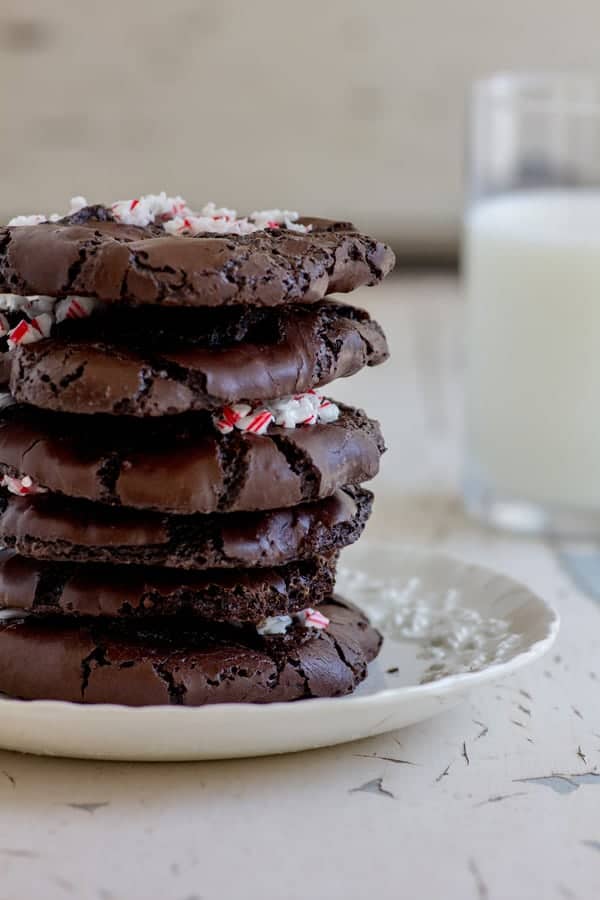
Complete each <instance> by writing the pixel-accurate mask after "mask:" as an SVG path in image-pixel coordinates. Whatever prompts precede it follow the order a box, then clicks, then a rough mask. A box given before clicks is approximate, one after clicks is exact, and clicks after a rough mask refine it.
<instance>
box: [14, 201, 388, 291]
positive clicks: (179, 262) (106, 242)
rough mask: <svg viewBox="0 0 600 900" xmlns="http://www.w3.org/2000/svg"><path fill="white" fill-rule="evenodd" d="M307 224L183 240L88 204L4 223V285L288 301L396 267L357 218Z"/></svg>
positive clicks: (350, 286) (375, 277)
mask: <svg viewBox="0 0 600 900" xmlns="http://www.w3.org/2000/svg"><path fill="white" fill-rule="evenodd" d="M300 222H301V223H302V224H305V225H311V226H312V230H311V231H309V232H308V233H306V234H297V233H294V232H290V231H287V230H286V229H285V228H275V229H271V230H269V231H257V232H255V233H254V234H248V235H243V236H239V235H231V234H227V235H218V236H217V235H214V234H210V235H209V234H200V235H196V236H173V235H170V234H167V233H166V232H165V231H164V230H163V229H162V228H160V227H157V226H155V225H150V226H148V227H145V228H142V227H138V226H134V225H120V224H118V223H117V222H115V221H114V220H113V219H112V214H111V213H110V211H109V210H108V209H106V208H105V207H101V206H96V207H86V208H84V209H82V210H80V211H79V212H77V213H75V214H74V215H72V216H67V217H65V218H64V219H62V220H60V221H59V222H57V223H50V222H46V223H43V224H40V225H23V226H12V227H11V226H4V227H2V228H0V291H4V292H9V293H14V294H23V295H24V294H45V295H48V296H51V297H61V296H65V295H67V294H75V295H79V296H84V297H94V298H96V299H99V300H103V301H106V302H107V303H134V304H140V303H151V304H161V305H163V306H228V305H233V304H247V305H251V306H278V305H280V304H286V303H298V302H302V303H313V302H315V301H317V300H320V299H322V298H323V297H324V296H325V295H326V294H331V293H333V292H335V291H338V292H342V293H345V292H348V291H352V290H354V289H355V288H357V287H360V286H361V285H372V284H376V283H377V282H378V281H380V280H381V279H382V278H384V277H385V275H387V274H388V272H390V271H391V269H392V267H393V265H394V254H393V253H392V251H391V250H390V248H389V247H387V246H386V245H385V244H382V243H381V242H379V241H376V240H374V239H373V238H370V237H368V236H367V235H363V234H360V233H358V232H357V231H356V230H355V229H354V226H353V225H351V224H350V223H347V222H346V223H344V222H334V221H331V220H326V219H316V218H303V219H300Z"/></svg>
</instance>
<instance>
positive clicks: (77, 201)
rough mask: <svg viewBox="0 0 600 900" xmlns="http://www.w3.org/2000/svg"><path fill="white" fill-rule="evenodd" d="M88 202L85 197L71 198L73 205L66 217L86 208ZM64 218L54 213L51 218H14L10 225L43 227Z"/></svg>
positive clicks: (34, 216) (35, 216) (39, 214)
mask: <svg viewBox="0 0 600 900" xmlns="http://www.w3.org/2000/svg"><path fill="white" fill-rule="evenodd" d="M87 205H88V202H87V200H86V199H85V197H71V203H70V206H69V212H68V213H66V214H65V215H67V216H69V215H72V214H73V213H76V212H79V210H80V209H83V207H84V206H87ZM62 218H63V216H61V215H59V214H58V213H52V215H51V216H45V215H44V214H43V213H37V214H35V215H33V216H14V218H12V219H10V220H9V222H8V224H9V225H41V224H42V223H44V222H59V221H60V220H61V219H62Z"/></svg>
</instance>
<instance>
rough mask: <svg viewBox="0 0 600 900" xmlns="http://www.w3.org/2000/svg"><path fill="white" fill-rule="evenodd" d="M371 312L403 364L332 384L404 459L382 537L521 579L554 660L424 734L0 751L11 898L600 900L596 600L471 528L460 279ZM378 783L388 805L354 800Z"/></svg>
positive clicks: (388, 487) (396, 462)
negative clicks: (224, 754) (343, 741)
mask: <svg viewBox="0 0 600 900" xmlns="http://www.w3.org/2000/svg"><path fill="white" fill-rule="evenodd" d="M359 301H364V302H365V304H367V305H368V306H369V308H370V309H371V310H372V312H373V313H374V314H375V315H376V316H377V318H378V319H379V320H380V321H381V323H382V324H383V325H384V327H385V328H386V330H387V332H388V334H389V337H390V341H391V344H392V348H393V353H394V357H393V361H392V362H390V363H388V364H387V365H386V366H385V367H382V368H380V369H376V370H372V371H367V372H363V373H361V374H360V375H358V376H356V377H355V378H353V379H351V380H349V381H347V382H345V383H341V384H339V385H338V386H337V389H336V390H335V395H336V396H337V397H339V398H340V399H345V400H347V401H349V402H352V403H356V404H359V405H364V406H365V407H366V408H367V409H368V410H369V412H370V413H371V414H373V415H375V416H377V417H379V418H380V419H381V420H382V422H383V424H384V426H385V431H386V436H387V440H388V443H389V445H390V448H391V449H390V451H389V453H388V454H387V455H386V458H385V464H384V469H383V472H382V474H381V475H380V477H379V478H378V480H377V482H376V490H377V491H378V501H377V504H376V513H375V514H374V516H373V519H372V521H371V524H370V526H369V529H368V533H369V534H370V536H371V537H377V536H382V537H384V538H386V539H388V540H390V539H393V540H397V541H398V542H400V543H405V542H406V543H411V544H416V545H422V546H426V547H430V548H432V549H436V550H441V551H448V552H450V553H452V554H455V555H459V556H461V557H464V558H466V559H469V560H471V561H475V562H481V563H484V564H487V565H490V566H493V567H495V568H497V569H500V570H503V571H505V572H508V573H510V574H512V575H514V576H516V577H517V578H519V579H522V580H523V581H525V582H526V583H528V584H529V585H530V586H531V587H532V588H534V589H535V590H537V591H538V592H540V593H541V594H543V595H544V596H546V597H548V598H549V599H550V600H552V601H553V602H554V603H555V604H556V606H557V607H558V608H559V610H560V612H561V614H562V618H563V628H562V634H561V636H560V637H559V640H558V644H557V646H556V649H555V650H554V651H552V652H551V653H550V655H549V656H547V657H546V658H545V659H544V660H542V661H541V662H540V663H538V664H537V665H535V666H534V667H532V668H531V669H529V670H527V671H525V672H524V673H523V674H522V675H521V676H517V677H516V678H514V679H512V680H510V681H506V682H504V683H501V684H497V685H494V686H492V687H489V688H484V689H481V690H479V691H477V692H476V693H475V694H473V696H472V699H471V701H470V702H468V703H465V704H464V705H462V706H460V707H458V708H456V709H454V710H452V711H450V712H447V713H445V714H443V715H441V716H439V717H438V718H436V719H432V720H431V721H429V722H427V723H425V724H422V725H419V726H415V727H412V728H409V729H406V730H404V731H402V732H397V733H394V734H389V735H384V736H382V737H378V738H374V739H370V740H366V741H362V742H360V743H355V744H349V745H345V746H341V747H335V748H332V749H329V750H320V751H314V752H310V753H302V754H296V755H291V756H285V757H271V758H265V759H257V760H243V761H231V762H210V763H187V764H181V763H180V764H155V765H151V764H146V765H140V764H135V763H127V764H118V763H90V762H78V761H72V760H57V759H38V758H35V757H26V756H19V755H17V754H11V753H0V900H33V898H43V900H63V898H69V897H73V898H76V900H88V898H89V900H154V898H160V900H200V898H202V900H246V898H260V900H307V898H311V900H336V898H344V900H365V898H370V900H371V898H372V900H399V898H406V900H413V898H414V900H429V898H436V900H438V898H439V900H592V898H597V897H600V771H599V766H600V704H599V702H598V696H599V693H600V659H599V657H598V653H599V647H600V606H598V604H597V603H596V602H595V601H594V600H593V599H591V597H588V596H586V595H585V594H583V593H580V592H579V591H578V590H577V588H576V587H575V585H574V583H573V581H572V580H571V578H570V577H569V575H568V573H567V571H566V569H565V568H564V566H563V562H564V560H562V549H561V548H559V547H552V546H550V545H548V544H546V543H543V542H540V541H535V540H526V539H518V538H513V537H510V536H507V535H502V534H495V533H491V532H487V531H484V530H482V529H481V528H479V527H478V526H476V525H475V524H473V523H471V522H469V521H468V520H466V519H465V517H464V515H463V513H462V510H461V505H460V502H459V499H458V496H457V483H458V474H459V464H460V450H459V435H460V406H461V388H460V376H461V360H462V349H461V340H462V327H461V316H462V304H461V302H460V299H459V292H458V290H457V285H456V282H455V281H454V280H453V279H452V278H450V277H446V276H428V277H404V278H400V279H397V280H396V281H391V282H390V283H389V284H387V285H386V286H384V287H383V288H381V289H379V290H377V291H370V292H364V293H363V294H362V296H361V297H359ZM383 757H390V758H391V759H387V760H386V759H384V758H383ZM399 760H407V761H408V763H410V764H407V763H403V762H400V761H399ZM377 778H381V779H382V787H383V789H384V790H385V792H386V793H377V792H375V793H373V792H370V791H358V792H352V789H353V788H356V787H359V786H361V785H362V784H365V783H367V782H369V781H372V780H374V779H377Z"/></svg>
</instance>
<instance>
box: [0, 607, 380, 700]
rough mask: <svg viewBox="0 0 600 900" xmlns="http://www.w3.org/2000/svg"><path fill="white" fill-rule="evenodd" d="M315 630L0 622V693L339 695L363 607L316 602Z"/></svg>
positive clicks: (358, 666) (366, 648)
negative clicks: (267, 633)
mask: <svg viewBox="0 0 600 900" xmlns="http://www.w3.org/2000/svg"><path fill="white" fill-rule="evenodd" d="M319 610H320V611H321V612H322V613H323V614H324V615H325V616H327V617H328V618H329V619H330V625H329V627H328V628H327V629H326V630H325V631H314V630H309V629H304V628H301V627H299V626H295V627H294V628H293V629H292V630H290V632H288V634H286V635H283V636H276V637H275V636H274V637H261V636H259V635H258V634H257V633H256V630H255V629H235V628H231V627H229V628H227V627H222V628H219V626H206V630H199V629H198V628H197V626H194V627H193V628H190V627H189V626H187V627H186V623H185V620H179V621H176V622H174V623H173V627H169V625H168V623H161V624H160V630H158V629H157V630H152V629H151V628H150V626H146V625H145V624H144V625H142V624H141V623H136V625H135V627H132V626H130V627H129V628H127V629H125V628H123V626H122V625H121V626H119V625H118V624H117V625H116V626H115V625H112V626H111V624H110V623H108V622H107V623H105V622H104V621H102V622H99V621H97V622H95V623H93V622H92V624H89V625H86V626H82V625H81V624H79V623H75V624H72V623H69V622H68V620H56V619H48V620H43V619H42V620H40V619H38V618H37V617H34V616H30V617H29V618H27V619H25V620H24V621H12V622H7V623H4V624H2V625H0V691H2V692H3V693H5V694H8V695H9V696H11V697H18V698H21V699H24V700H36V699H40V700H42V699H43V700H69V701H73V702H78V703H121V704H125V705H128V706H149V705H167V704H177V705H185V706H202V705H204V704H207V703H226V702H238V703H239V702H243V703H270V702H274V701H280V700H301V699H305V698H309V697H334V696H338V695H340V694H347V693H349V692H350V691H352V690H353V689H354V688H355V687H356V685H357V684H358V683H359V682H360V681H362V680H363V679H364V677H365V675H366V673H367V663H369V662H370V661H371V660H372V659H374V657H375V656H376V655H377V653H378V651H379V647H380V645H381V636H380V635H379V633H378V632H377V631H376V630H375V629H374V628H373V627H372V626H371V625H370V624H369V622H368V620H367V618H366V617H365V615H364V614H363V613H362V612H360V610H358V609H357V608H356V607H354V606H352V605H351V604H350V603H346V602H345V601H343V600H341V599H339V598H334V599H331V600H330V601H328V602H327V603H324V604H323V605H321V606H320V607H319Z"/></svg>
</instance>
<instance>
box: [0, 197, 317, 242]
mask: <svg viewBox="0 0 600 900" xmlns="http://www.w3.org/2000/svg"><path fill="white" fill-rule="evenodd" d="M84 206H87V201H86V199H85V197H73V198H72V200H71V208H70V210H69V213H67V215H69V214H72V213H75V212H78V211H79V210H80V209H82V208H83V207H84ZM110 209H111V211H112V214H113V216H114V218H115V220H116V221H117V222H119V223H120V224H121V225H138V226H141V227H145V226H147V225H150V224H151V223H155V224H160V225H162V226H163V228H164V229H165V231H167V232H168V233H169V234H186V235H195V234H203V233H213V234H252V233H253V232H255V231H263V230H265V229H268V228H281V227H284V228H287V230H288V231H294V232H299V233H301V234H305V233H306V232H308V231H310V229H311V226H310V225H300V224H299V223H298V213H297V212H293V211H292V210H289V209H264V210H260V211H257V212H253V213H252V215H250V216H245V217H239V218H238V214H237V211H236V210H235V209H228V208H227V207H224V206H223V207H218V206H216V204H214V203H212V202H211V203H207V204H206V206H204V207H203V208H202V209H201V210H200V211H199V212H195V211H194V210H192V209H190V207H189V206H188V204H187V203H186V201H185V200H184V199H183V197H168V196H167V194H166V193H165V192H164V191H161V193H160V194H145V195H144V196H142V197H136V198H134V199H133V200H117V201H116V203H112V204H111V206H110ZM60 218H62V217H61V216H59V215H58V214H57V213H55V214H53V215H51V216H45V215H33V216H16V217H15V218H14V219H11V220H10V222H9V223H8V224H9V225H39V224H41V223H42V222H56V221H58V220H59V219H60Z"/></svg>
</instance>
